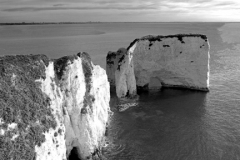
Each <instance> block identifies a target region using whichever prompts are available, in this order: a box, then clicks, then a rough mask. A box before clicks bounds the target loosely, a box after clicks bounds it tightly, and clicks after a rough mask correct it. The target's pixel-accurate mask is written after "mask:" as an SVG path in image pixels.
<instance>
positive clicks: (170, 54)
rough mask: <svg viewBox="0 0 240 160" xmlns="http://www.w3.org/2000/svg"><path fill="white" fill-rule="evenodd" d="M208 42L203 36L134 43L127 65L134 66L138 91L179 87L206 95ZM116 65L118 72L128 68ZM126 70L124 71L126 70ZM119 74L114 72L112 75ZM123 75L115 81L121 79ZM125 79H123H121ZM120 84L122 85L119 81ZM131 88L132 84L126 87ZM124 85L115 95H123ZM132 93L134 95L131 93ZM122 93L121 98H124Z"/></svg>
mask: <svg viewBox="0 0 240 160" xmlns="http://www.w3.org/2000/svg"><path fill="white" fill-rule="evenodd" d="M209 48H210V46H209V42H208V39H207V37H206V36H205V35H200V34H178V35H169V36H151V35H149V36H145V37H142V38H140V39H136V40H134V41H133V42H132V43H131V44H130V46H129V47H128V48H127V53H126V55H128V57H131V58H128V62H127V64H131V65H132V66H134V69H133V70H134V72H132V75H134V74H135V75H134V77H135V78H136V86H137V88H139V89H144V90H149V89H160V88H161V87H180V88H188V89H196V90H202V91H209V58H210V55H209ZM118 65H120V66H119V68H121V70H127V68H129V66H128V65H126V64H125V63H120V60H118ZM125 68H126V69H125ZM118 72H119V71H118V70H117V69H116V70H115V74H117V73H118ZM122 76H123V77H125V76H126V74H122V75H120V76H119V77H115V79H116V78H118V79H120V80H121V79H122ZM123 79H126V78H123ZM118 82H119V83H122V81H118ZM125 84H126V85H130V86H129V88H134V86H131V85H135V84H134V83H125ZM126 85H125V86H124V84H122V85H119V84H118V83H117V79H116V86H121V88H116V92H119V90H123V91H125V89H122V88H126ZM133 92H134V91H133ZM126 94H127V91H126V92H125V93H122V94H121V95H120V96H119V94H118V97H122V95H126Z"/></svg>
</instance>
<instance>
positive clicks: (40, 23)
mask: <svg viewBox="0 0 240 160" xmlns="http://www.w3.org/2000/svg"><path fill="white" fill-rule="evenodd" d="M93 23H240V22H21V23H0V25H50V24H93Z"/></svg>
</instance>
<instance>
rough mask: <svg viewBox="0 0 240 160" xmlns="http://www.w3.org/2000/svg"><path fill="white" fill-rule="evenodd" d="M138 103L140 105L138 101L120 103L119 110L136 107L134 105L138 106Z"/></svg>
mask: <svg viewBox="0 0 240 160" xmlns="http://www.w3.org/2000/svg"><path fill="white" fill-rule="evenodd" d="M137 105H138V104H137V103H125V104H119V105H118V110H119V112H123V111H125V110H127V109H128V108H130V107H134V106H137Z"/></svg>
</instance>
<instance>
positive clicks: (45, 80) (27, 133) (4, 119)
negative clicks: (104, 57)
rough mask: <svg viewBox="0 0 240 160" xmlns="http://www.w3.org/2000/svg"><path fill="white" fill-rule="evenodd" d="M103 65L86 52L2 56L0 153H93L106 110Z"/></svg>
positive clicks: (56, 159) (50, 157) (61, 159)
mask: <svg viewBox="0 0 240 160" xmlns="http://www.w3.org/2000/svg"><path fill="white" fill-rule="evenodd" d="M109 100H110V93H109V83H108V81H107V76H106V73H105V71H104V70H103V69H102V68H100V67H99V66H95V65H93V64H92V62H91V59H90V57H89V55H88V54H87V53H78V54H77V55H73V56H66V57H62V58H60V59H57V60H50V59H49V58H48V57H46V56H45V55H17V56H4V57H0V105H1V107H0V159H2V160H8V159H12V160H18V159H24V160H32V159H36V160H66V159H68V158H69V156H70V155H71V152H72V150H74V151H76V154H77V156H78V158H79V159H80V158H81V159H91V158H92V157H93V156H95V155H97V153H98V152H99V151H100V150H101V145H102V142H103V139H104V135H105V129H106V125H107V122H108V114H109V111H110V109H109Z"/></svg>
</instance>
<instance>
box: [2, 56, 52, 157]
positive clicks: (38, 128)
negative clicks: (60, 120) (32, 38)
mask: <svg viewBox="0 0 240 160" xmlns="http://www.w3.org/2000/svg"><path fill="white" fill-rule="evenodd" d="M48 63H49V60H48V58H47V57H46V56H44V55H21V56H5V57H1V58H0V105H1V106H0V118H1V119H2V120H3V122H4V123H3V124H2V125H0V129H3V130H5V131H6V132H5V134H4V135H0V159H3V160H7V159H9V160H10V159H12V160H19V159H24V160H33V159H35V158H36V155H35V149H34V147H35V146H36V145H38V146H41V144H42V143H43V142H44V141H45V136H44V134H43V133H44V132H47V131H48V130H49V129H50V128H55V127H56V121H55V120H54V117H53V115H52V114H51V109H50V107H49V105H50V99H49V97H48V96H46V95H45V94H44V93H43V92H42V91H41V89H40V88H39V87H40V84H39V83H37V82H35V80H36V79H40V78H43V79H44V78H45V77H46V75H45V66H48ZM11 123H16V124H17V127H16V128H15V129H13V130H9V131H7V126H8V125H9V124H11ZM16 134H17V135H19V136H18V137H17V138H16V139H15V140H11V138H12V137H13V136H14V135H16Z"/></svg>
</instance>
